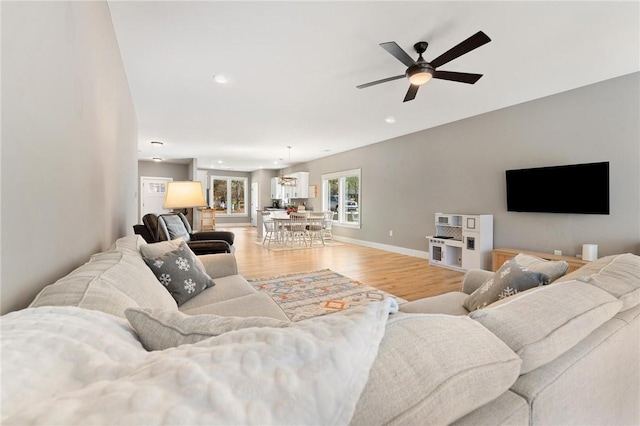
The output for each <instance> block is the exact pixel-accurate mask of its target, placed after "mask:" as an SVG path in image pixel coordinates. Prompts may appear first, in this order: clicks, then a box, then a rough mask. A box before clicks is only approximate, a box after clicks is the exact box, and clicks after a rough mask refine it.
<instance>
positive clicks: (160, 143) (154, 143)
mask: <svg viewBox="0 0 640 426" xmlns="http://www.w3.org/2000/svg"><path fill="white" fill-rule="evenodd" d="M162 145H164V142H160V141H151V146H153V147H155V148H160V147H161V146H162Z"/></svg>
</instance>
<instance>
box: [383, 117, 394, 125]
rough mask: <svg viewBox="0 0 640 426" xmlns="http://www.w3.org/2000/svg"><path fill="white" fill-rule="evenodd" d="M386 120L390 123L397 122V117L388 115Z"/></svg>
mask: <svg viewBox="0 0 640 426" xmlns="http://www.w3.org/2000/svg"><path fill="white" fill-rule="evenodd" d="M384 121H386V122H387V123H389V124H393V123H395V122H396V119H395V117H387V118H385V119H384Z"/></svg>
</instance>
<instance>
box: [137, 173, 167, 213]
mask: <svg viewBox="0 0 640 426" xmlns="http://www.w3.org/2000/svg"><path fill="white" fill-rule="evenodd" d="M172 181H173V178H167V177H150V176H141V177H140V194H141V197H140V221H142V217H143V216H144V215H145V214H147V213H155V214H163V213H170V212H171V210H170V209H165V208H164V196H165V194H166V193H167V183H168V182H172Z"/></svg>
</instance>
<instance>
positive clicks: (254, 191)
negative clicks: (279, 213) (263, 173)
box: [251, 182, 260, 226]
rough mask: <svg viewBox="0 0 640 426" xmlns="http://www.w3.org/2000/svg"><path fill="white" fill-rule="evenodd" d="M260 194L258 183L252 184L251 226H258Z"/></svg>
mask: <svg viewBox="0 0 640 426" xmlns="http://www.w3.org/2000/svg"><path fill="white" fill-rule="evenodd" d="M258 194H259V192H258V182H251V226H258V212H257V210H258V206H259V205H260V203H259V201H260V200H259V198H260V197H258Z"/></svg>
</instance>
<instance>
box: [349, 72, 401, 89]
mask: <svg viewBox="0 0 640 426" xmlns="http://www.w3.org/2000/svg"><path fill="white" fill-rule="evenodd" d="M404 77H405V75H404V74H402V75H396V76H394V77H388V78H383V79H382V80H376V81H372V82H371V83H365V84H361V85H360V86H356V87H357V88H358V89H364V88H365V87H370V86H375V85H376V84H380V83H386V82H387V81H393V80H399V79H401V78H404Z"/></svg>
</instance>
